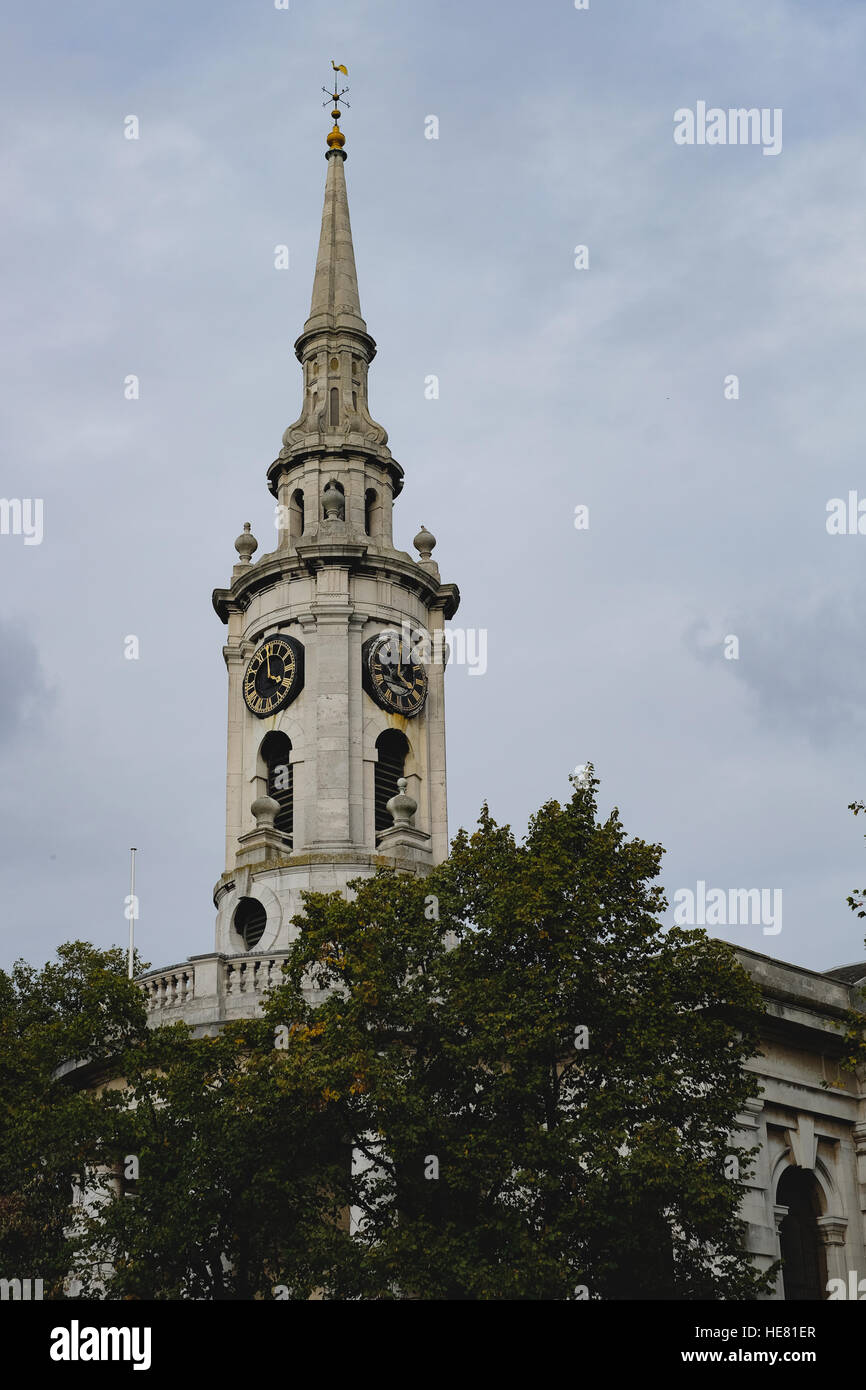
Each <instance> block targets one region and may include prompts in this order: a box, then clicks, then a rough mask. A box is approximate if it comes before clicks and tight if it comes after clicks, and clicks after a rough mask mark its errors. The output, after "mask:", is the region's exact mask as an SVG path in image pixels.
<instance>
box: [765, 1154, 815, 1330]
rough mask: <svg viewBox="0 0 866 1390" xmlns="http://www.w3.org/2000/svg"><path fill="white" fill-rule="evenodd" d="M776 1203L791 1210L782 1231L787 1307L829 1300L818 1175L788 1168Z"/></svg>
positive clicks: (780, 1236) (805, 1170)
mask: <svg viewBox="0 0 866 1390" xmlns="http://www.w3.org/2000/svg"><path fill="white" fill-rule="evenodd" d="M776 1203H777V1205H778V1206H780V1207H787V1208H788V1213H787V1215H786V1216H784V1217H783V1218H782V1224H781V1226H780V1227H779V1243H780V1245H781V1252H782V1288H783V1290H784V1296H785V1301H786V1303H790V1302H798V1301H803V1300H807V1299H808V1300H811V1301H813V1302H814V1301H816V1300H818V1299H822V1298H826V1297H827V1261H826V1257H825V1253H824V1246H823V1245H822V1243H821V1238H820V1234H819V1230H818V1217H819V1216H820V1215H821V1210H822V1201H821V1188H820V1186H819V1185H818V1180H817V1178H816V1177H815V1174H814V1173H810V1172H808V1170H807V1169H805V1168H786V1169H785V1171H784V1173H783V1174H782V1176H781V1178H780V1179H779V1185H778V1188H777V1189H776Z"/></svg>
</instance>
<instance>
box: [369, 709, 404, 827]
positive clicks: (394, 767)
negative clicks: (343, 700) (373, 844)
mask: <svg viewBox="0 0 866 1390" xmlns="http://www.w3.org/2000/svg"><path fill="white" fill-rule="evenodd" d="M376 752H377V753H378V755H379V761H378V762H377V763H376V830H377V831H379V830H388V829H390V827H391V826H392V825H393V824H394V821H393V820H392V818H391V812H390V811H389V810H388V802H389V801H390V800H391V797H392V796H396V795H397V779H398V777H402V776H403V768H404V766H405V763H406V754H407V753H408V752H409V743H408V740H407V738H406V735H405V734H401V733H400V730H399V729H386V730H385V732H384V733H383V734H380V735H379V737H378V738H377V739H376Z"/></svg>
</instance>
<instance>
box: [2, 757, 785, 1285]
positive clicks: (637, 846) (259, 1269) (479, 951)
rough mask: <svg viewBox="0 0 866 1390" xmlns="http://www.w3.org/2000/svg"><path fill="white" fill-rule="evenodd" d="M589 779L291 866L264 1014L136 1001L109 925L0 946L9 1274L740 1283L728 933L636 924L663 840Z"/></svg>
mask: <svg viewBox="0 0 866 1390" xmlns="http://www.w3.org/2000/svg"><path fill="white" fill-rule="evenodd" d="M597 786H598V783H597V781H596V779H595V778H594V777H593V776H591V775H590V776H589V777H588V779H587V780H586V782H585V784H583V785H580V786H578V785H575V787H574V791H573V795H572V797H571V800H570V801H569V802H568V803H567V804H566V805H564V806H561V805H559V804H558V803H557V802H555V801H551V802H549V803H548V804H547V805H545V806H543V807H542V808H541V810H540V811H539V812H538V814H537V815H536V816H535V817H534V818H533V820H532V821H531V823H530V827H529V832H528V835H527V837H526V840H525V842H524V843H522V844H518V843H517V842H516V841H515V838H514V836H513V835H512V833H511V831H510V830H509V829H508V827H500V826H498V825H497V824H496V823H495V822H494V821H493V819H492V818H491V816H490V815H489V813H488V811H487V809H486V808H485V809H484V810H483V812H482V815H481V818H480V820H479V824H478V828H477V830H476V831H475V832H474V833H473V834H471V835H469V834H466V833H465V832H461V833H460V834H459V835H458V836H457V838H456V840H455V842H454V845H453V849H452V853H451V856H450V858H449V859H448V860H447V861H446V862H445V863H444V864H442V865H439V866H438V867H437V868H436V869H435V870H434V871H433V872H432V873H431V874H430V875H429V876H428V877H427V878H425V879H423V880H420V879H415V878H411V877H403V876H400V875H397V874H395V873H393V872H382V873H380V874H377V875H376V876H375V877H374V878H372V879H366V880H359V881H358V882H357V883H356V885H355V889H356V892H355V896H354V897H353V899H352V901H346V900H345V899H344V898H342V897H341V896H340V895H339V894H331V895H320V894H308V895H306V902H305V911H304V913H303V914H302V916H300V917H299V918H298V919H296V920H297V924H298V926H299V936H298V938H297V940H296V942H295V944H294V946H293V948H292V950H291V952H290V956H289V961H288V963H287V970H286V974H285V980H284V983H283V984H282V985H281V986H280V987H279V988H278V989H277V990H276V991H275V992H274V993H273V994H272V995H271V997H270V998H269V999H268V1000H267V1002H266V1006H265V1012H264V1016H263V1017H261V1018H257V1019H253V1020H248V1021H245V1022H239V1023H233V1024H230V1025H227V1026H226V1027H225V1028H223V1029H222V1030H221V1031H219V1032H218V1033H217V1035H216V1036H205V1037H200V1036H195V1035H194V1034H193V1033H192V1032H191V1030H189V1029H188V1028H186V1027H185V1026H183V1025H181V1024H178V1025H174V1026H172V1027H161V1028H157V1029H148V1028H147V1026H146V1019H145V1015H144V1009H143V1004H142V1000H141V995H140V992H139V990H138V988H137V987H136V986H135V985H130V984H129V982H128V981H127V980H126V979H125V977H124V976H125V972H124V971H123V970H122V965H123V957H122V953H110V952H109V953H99V952H96V951H94V950H93V948H90V947H86V946H84V945H82V943H75V944H74V945H72V946H70V947H64V948H63V949H62V951H61V953H60V959H59V962H58V964H57V965H56V966H50V967H46V968H45V970H44V971H43V972H41V973H40V972H34V971H31V970H30V969H29V968H28V967H25V966H18V967H16V972H17V973H16V972H13V976H12V977H0V1023H2V1030H0V1053H2V1059H3V1061H4V1063H5V1064H6V1067H5V1068H4V1069H3V1082H2V1086H0V1104H2V1106H3V1108H4V1110H5V1111H6V1115H7V1117H8V1118H9V1120H10V1122H11V1123H10V1126H9V1128H15V1127H16V1126H17V1127H19V1129H20V1132H19V1133H18V1134H17V1135H15V1136H14V1137H12V1138H8V1137H7V1138H4V1140H3V1141H2V1144H0V1193H2V1198H0V1202H2V1203H6V1204H7V1205H5V1206H4V1205H0V1253H2V1254H3V1256H4V1263H5V1264H6V1268H7V1272H8V1274H10V1275H11V1274H20V1275H21V1276H22V1277H26V1275H27V1274H34V1275H36V1276H37V1277H40V1276H42V1277H44V1271H45V1270H46V1269H47V1268H48V1266H49V1264H50V1267H51V1270H52V1273H53V1275H54V1277H55V1278H56V1279H57V1280H59V1279H61V1278H62V1275H63V1273H64V1272H66V1271H67V1270H69V1269H72V1268H74V1269H75V1270H76V1271H77V1272H78V1274H79V1276H80V1279H81V1286H82V1290H83V1292H84V1293H85V1294H86V1295H89V1296H93V1297H107V1298H172V1299H177V1298H204V1299H249V1298H255V1297H273V1296H285V1297H289V1298H294V1299H304V1298H309V1297H311V1296H316V1295H317V1294H319V1293H321V1294H323V1295H324V1296H325V1297H331V1298H339V1299H345V1298H359V1299H395V1298H420V1299H448V1300H458V1299H557V1300H558V1299H568V1298H575V1297H594V1298H607V1299H623V1298H651V1297H655V1298H677V1299H687V1298H731V1297H753V1296H755V1295H757V1294H758V1293H759V1292H761V1291H763V1290H765V1289H767V1288H768V1287H769V1282H770V1276H767V1275H764V1276H761V1275H759V1274H757V1273H756V1272H755V1271H754V1269H753V1267H752V1265H751V1263H750V1261H749V1259H748V1257H747V1256H746V1254H745V1253H744V1251H743V1250H742V1246H741V1241H742V1228H741V1223H740V1221H739V1219H738V1215H737V1212H738V1206H739V1201H740V1198H741V1195H742V1193H743V1190H744V1180H745V1178H746V1177H747V1176H748V1173H749V1167H750V1161H751V1151H746V1150H744V1149H742V1148H740V1147H737V1146H736V1145H733V1144H732V1143H731V1142H730V1141H729V1135H730V1131H731V1130H732V1129H733V1127H734V1123H735V1117H736V1115H737V1114H738V1112H739V1111H740V1110H741V1109H742V1107H743V1105H744V1103H745V1101H746V1099H747V1097H748V1096H749V1095H750V1094H751V1092H752V1089H753V1082H752V1081H751V1080H750V1079H749V1077H748V1075H747V1074H746V1073H745V1072H744V1066H743V1064H744V1062H745V1061H746V1060H747V1059H748V1058H749V1057H750V1056H752V1055H753V1054H754V1053H755V1051H756V1047H757V1037H758V1026H759V1023H760V1018H761V1011H762V1010H761V999H760V995H759V993H758V991H757V990H756V988H755V987H754V986H753V985H752V983H751V982H750V981H749V979H748V977H747V975H746V974H745V972H744V971H743V970H742V969H741V968H740V967H739V965H738V964H737V962H736V959H735V956H734V954H733V951H732V950H731V948H730V947H728V946H726V945H724V944H723V943H721V942H717V941H713V940H710V939H708V938H707V937H706V935H705V934H704V933H703V932H700V931H683V930H680V929H670V930H665V929H664V928H663V927H662V926H661V925H660V924H659V921H658V915H659V913H660V912H661V910H662V909H663V907H664V900H663V896H662V893H661V890H660V888H659V887H658V886H656V885H655V884H654V880H655V879H656V878H657V876H658V872H659V865H660V860H661V853H662V851H661V849H660V847H659V846H657V845H651V844H646V843H644V842H643V841H641V840H637V839H627V838H626V836H625V833H624V831H623V828H622V826H621V824H620V822H619V819H618V816H617V813H616V812H613V813H612V814H611V815H610V816H609V817H608V818H607V819H606V820H603V821H600V820H599V819H598V817H597V805H596V789H597ZM70 1059H87V1060H86V1064H85V1063H84V1062H81V1064H80V1065H79V1067H78V1069H77V1070H73V1071H70V1069H69V1068H68V1066H66V1067H63V1066H61V1065H60V1064H62V1063H64V1062H67V1063H68V1061H69V1060H70ZM16 1068H17V1070H16ZM58 1068H60V1070H59V1071H58ZM30 1112H32V1113H30ZM28 1113H29V1114H30V1118H29V1119H28V1118H27V1116H28ZM353 1156H354V1161H353ZM43 1159H44V1160H45V1161H44V1162H43V1161H42V1160H43ZM732 1164H735V1165H739V1169H738V1173H737V1175H736V1176H733V1177H732V1176H728V1174H730V1172H731V1167H732ZM85 1165H89V1168H90V1182H89V1190H90V1193H91V1200H90V1202H89V1204H86V1205H84V1206H83V1207H82V1206H79V1207H77V1208H76V1209H75V1210H74V1212H70V1208H69V1196H68V1192H69V1176H70V1173H72V1172H77V1171H82V1169H83V1167H84V1166H85ZM125 1169H126V1179H124V1178H123V1176H122V1175H123V1173H124V1170H125ZM16 1204H17V1205H16ZM349 1213H351V1218H352V1228H351V1229H350V1227H349V1222H348V1216H349ZM7 1255H8V1256H9V1257H11V1256H13V1255H14V1257H15V1259H16V1261H18V1262H19V1263H18V1264H16V1265H15V1267H14V1268H10V1267H9V1265H8V1261H7V1259H6V1256H7ZM25 1257H26V1259H29V1260H30V1266H29V1267H20V1261H21V1260H24V1259H25ZM34 1260H36V1261H37V1263H36V1264H33V1261H34Z"/></svg>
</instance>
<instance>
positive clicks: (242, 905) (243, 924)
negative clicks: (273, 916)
mask: <svg viewBox="0 0 866 1390" xmlns="http://www.w3.org/2000/svg"><path fill="white" fill-rule="evenodd" d="M267 920H268V914H267V913H266V912H265V909H264V906H263V905H262V904H261V903H260V902H259V900H258V898H241V900H240V902H239V903H238V905H237V907H236V908H235V915H234V917H233V918H232V926H233V927H234V929H235V931H236V932H237V934H238V936H239V937H240V938H241V940H242V941H243V943H244V945H245V946H246V948H247V950H248V951H252V950H253V948H254V947H255V946H257V945H258V944H259V942H260V941H261V939H262V937H263V936H264V934H265V927H266V925H267Z"/></svg>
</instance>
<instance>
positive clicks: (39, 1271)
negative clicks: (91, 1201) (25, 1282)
mask: <svg viewBox="0 0 866 1390" xmlns="http://www.w3.org/2000/svg"><path fill="white" fill-rule="evenodd" d="M126 964H127V963H126V954H125V952H123V951H122V950H120V949H119V948H113V949H111V950H108V951H100V950H97V949H96V947H94V946H91V945H89V944H88V943H87V942H84V941H73V942H68V943H66V944H65V945H63V946H61V947H60V948H59V949H58V952H57V959H56V961H50V962H48V964H46V965H45V966H44V967H43V968H42V969H41V970H37V969H36V968H34V967H33V966H31V965H28V964H27V963H26V962H24V961H18V962H16V964H15V966H14V967H13V969H12V971H11V972H9V973H7V972H5V971H0V1273H2V1274H3V1275H4V1277H7V1278H37V1279H42V1280H43V1281H44V1284H45V1294H46V1297H50V1296H52V1295H53V1296H60V1295H61V1293H62V1286H63V1280H64V1277H65V1275H66V1274H67V1273H68V1272H69V1269H70V1267H71V1261H72V1259H73V1252H74V1240H73V1238H72V1235H71V1223H72V1221H73V1218H74V1215H75V1212H74V1209H73V1205H72V1198H73V1177H74V1176H75V1175H76V1174H81V1173H83V1171H84V1168H85V1166H86V1164H87V1162H88V1161H89V1160H91V1159H98V1158H99V1157H100V1155H101V1151H102V1145H103V1136H104V1133H105V1120H106V1113H105V1112H106V1106H105V1102H104V1100H103V1099H102V1098H101V1097H100V1095H99V1093H98V1091H97V1090H94V1089H93V1088H92V1087H87V1088H85V1087H81V1086H75V1087H72V1086H70V1085H69V1083H68V1081H67V1080H66V1079H64V1078H65V1076H66V1075H67V1074H68V1071H67V1068H68V1064H69V1063H70V1062H71V1061H74V1060H76V1059H77V1060H79V1061H80V1062H81V1064H82V1066H84V1064H85V1060H86V1066H84V1070H85V1074H87V1075H88V1076H90V1077H93V1076H98V1075H101V1076H103V1077H105V1078H106V1079H109V1078H110V1077H111V1076H112V1074H116V1063H117V1056H118V1052H119V1050H121V1049H122V1048H123V1047H125V1046H128V1045H129V1043H130V1042H131V1040H133V1039H136V1038H137V1039H141V1038H142V1037H143V1036H144V1035H145V1034H146V1027H145V1009H144V1001H143V998H142V994H141V990H140V989H139V988H138V987H137V986H136V985H134V984H132V983H130V981H129V980H128V979H127V968H126ZM139 964H140V963H139Z"/></svg>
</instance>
